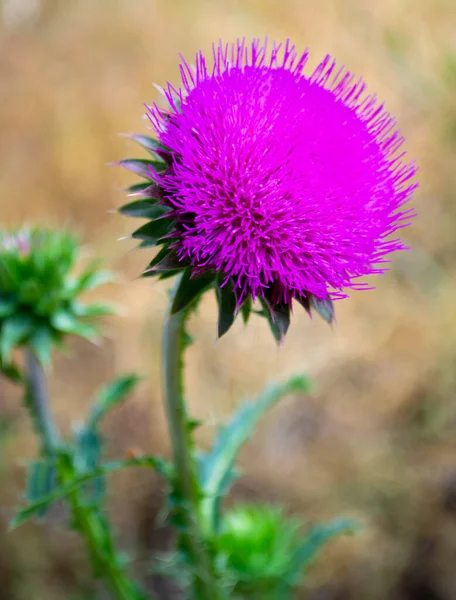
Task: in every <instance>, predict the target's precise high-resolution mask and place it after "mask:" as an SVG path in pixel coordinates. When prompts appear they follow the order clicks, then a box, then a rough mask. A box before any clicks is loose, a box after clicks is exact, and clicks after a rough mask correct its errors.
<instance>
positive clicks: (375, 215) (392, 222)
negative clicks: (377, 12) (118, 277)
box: [120, 40, 417, 339]
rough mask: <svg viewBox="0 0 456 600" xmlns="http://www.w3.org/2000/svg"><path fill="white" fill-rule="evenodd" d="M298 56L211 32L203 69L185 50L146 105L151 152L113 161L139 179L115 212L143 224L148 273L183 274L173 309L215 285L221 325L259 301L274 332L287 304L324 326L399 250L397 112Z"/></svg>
mask: <svg viewBox="0 0 456 600" xmlns="http://www.w3.org/2000/svg"><path fill="white" fill-rule="evenodd" d="M307 60H308V52H307V51H305V52H304V53H303V54H302V55H299V54H298V52H297V50H296V48H295V46H293V45H291V43H290V42H289V41H287V42H286V43H285V44H284V45H281V44H278V45H277V44H273V46H272V49H271V50H270V51H268V48H267V41H266V42H265V43H264V44H263V45H261V44H260V42H259V41H258V40H255V41H253V42H252V43H251V44H250V45H248V44H246V42H245V41H244V40H243V41H238V42H237V43H235V44H232V45H231V46H229V45H227V44H226V45H225V44H223V43H222V42H219V44H218V45H214V47H213V65H212V67H208V65H207V62H206V58H205V56H204V55H203V54H202V53H201V52H199V53H198V54H197V56H196V66H195V68H194V69H192V68H190V66H189V65H188V64H187V63H186V62H185V60H183V61H182V63H181V65H180V73H181V79H182V85H181V87H179V88H175V87H173V86H172V85H171V84H168V85H167V87H166V88H165V89H164V90H163V91H164V95H165V97H166V99H167V101H168V104H169V108H168V109H167V110H164V109H163V108H160V107H159V106H158V105H157V104H152V105H151V106H147V115H148V118H149V120H150V122H151V125H152V127H153V129H154V131H155V134H156V139H152V138H149V137H146V136H132V137H133V139H135V140H136V141H138V142H139V143H140V144H141V145H143V146H144V147H145V148H146V149H147V150H149V151H150V152H152V154H153V155H154V157H155V160H150V161H149V160H135V159H133V160H124V161H120V164H121V165H122V166H124V167H125V168H127V169H130V170H132V171H134V172H136V173H138V174H140V175H141V176H142V177H144V178H145V179H147V180H148V183H145V184H140V185H136V186H133V187H132V188H130V192H131V193H133V194H136V195H138V196H139V197H140V200H139V201H136V202H133V203H130V204H128V205H127V206H125V207H124V208H123V209H122V212H123V213H124V214H127V215H133V216H140V217H145V218H148V219H150V220H151V221H150V222H149V223H147V224H146V225H144V226H143V227H141V228H140V229H139V230H137V231H136V232H135V233H134V234H133V237H136V238H139V239H142V240H143V242H142V244H141V245H142V246H151V245H161V246H162V249H161V251H160V252H159V253H158V254H157V256H156V257H155V258H154V259H153V260H152V262H151V263H150V265H149V267H148V269H147V270H146V274H149V275H158V276H168V275H171V274H174V273H177V272H178V271H180V270H184V274H183V277H182V282H181V288H182V289H180V294H179V292H178V294H177V299H176V301H175V306H174V311H178V310H180V309H182V308H185V307H186V306H187V305H188V304H189V303H191V302H193V301H194V300H195V299H196V298H197V297H199V295H200V293H201V291H202V290H204V289H206V288H208V287H211V286H214V287H215V288H216V290H217V296H218V299H219V306H220V318H219V334H220V335H221V334H223V333H225V331H227V330H228V329H229V327H230V326H231V324H232V322H233V321H234V318H235V316H236V314H237V313H238V311H239V309H241V308H242V313H243V315H244V316H245V317H247V316H248V314H249V312H250V310H251V301H252V300H256V299H258V300H259V301H260V303H261V305H262V312H263V314H264V315H265V316H267V317H268V318H269V320H270V324H271V326H272V328H273V331H274V333H275V334H276V337H277V338H278V339H281V338H282V337H283V335H284V334H285V333H286V330H287V328H288V325H289V320H290V309H291V306H292V301H293V300H297V301H298V302H299V303H301V304H302V305H303V306H304V308H305V309H306V310H307V311H308V312H310V311H311V309H312V308H315V309H316V310H317V311H318V312H320V314H322V315H323V316H324V318H325V319H326V320H327V321H329V322H331V321H332V319H333V306H332V300H334V299H338V298H344V297H346V295H347V290H350V289H368V285H367V283H366V282H364V281H360V278H362V277H364V276H367V275H371V274H378V273H383V272H384V271H385V270H386V269H387V267H386V265H387V263H388V262H389V260H388V259H387V256H388V255H389V254H390V253H391V252H394V251H396V250H402V249H404V245H403V243H402V241H401V240H400V239H399V238H398V237H397V236H393V237H391V236H392V235H393V234H395V233H396V232H397V231H398V230H399V229H401V228H402V227H405V226H406V225H408V224H409V222H410V219H411V217H412V216H413V211H412V209H407V208H404V205H405V204H406V203H407V202H408V200H409V199H410V197H411V196H412V193H413V191H414V190H415V188H416V187H417V184H416V183H413V182H411V179H412V178H413V176H414V175H415V172H416V166H415V164H414V163H413V162H407V159H406V153H405V152H404V151H403V150H402V145H403V141H404V138H403V137H402V136H401V134H400V132H399V130H398V129H397V127H396V120H395V119H394V118H393V117H392V116H391V115H390V114H389V113H388V112H386V110H385V109H384V106H383V104H381V103H379V102H378V100H377V97H376V96H375V95H373V94H367V93H366V86H365V84H364V82H363V81H362V79H355V77H354V75H352V74H351V73H350V72H348V71H346V70H345V69H344V67H340V68H339V67H336V63H335V61H334V60H332V59H331V57H330V56H326V57H325V58H324V60H323V61H322V62H321V63H320V64H319V65H318V66H317V68H316V69H315V70H314V71H313V72H312V73H311V74H310V75H307V74H305V72H304V69H305V66H306V63H307Z"/></svg>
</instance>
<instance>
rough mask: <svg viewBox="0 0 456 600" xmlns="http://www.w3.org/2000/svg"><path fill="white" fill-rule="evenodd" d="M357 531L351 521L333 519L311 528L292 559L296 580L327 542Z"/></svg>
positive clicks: (357, 528) (355, 525)
mask: <svg viewBox="0 0 456 600" xmlns="http://www.w3.org/2000/svg"><path fill="white" fill-rule="evenodd" d="M358 530H359V526H358V525H357V524H356V523H355V522H354V521H353V520H351V519H335V520H334V521H330V522H329V523H323V524H320V525H316V526H315V527H313V528H312V529H311V530H310V531H308V533H307V534H306V535H305V537H304V538H303V540H302V542H301V544H300V545H299V547H298V549H297V550H296V554H295V556H294V559H293V562H294V569H293V571H294V572H295V573H296V579H299V578H300V577H301V576H302V573H303V571H304V570H305V569H306V568H307V567H308V566H309V565H310V564H311V563H312V562H313V561H314V560H315V559H316V558H317V556H318V554H319V553H320V551H321V550H323V548H324V547H325V546H326V545H327V544H328V543H329V542H331V541H332V540H334V539H336V538H338V537H340V536H341V535H350V534H354V533H356V532H357V531H358Z"/></svg>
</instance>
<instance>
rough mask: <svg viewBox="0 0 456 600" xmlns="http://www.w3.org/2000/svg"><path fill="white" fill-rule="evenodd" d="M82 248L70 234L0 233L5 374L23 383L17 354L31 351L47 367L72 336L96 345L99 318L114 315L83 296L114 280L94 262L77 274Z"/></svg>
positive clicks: (0, 351) (0, 342) (0, 345)
mask: <svg viewBox="0 0 456 600" xmlns="http://www.w3.org/2000/svg"><path fill="white" fill-rule="evenodd" d="M78 262H79V246H78V242H77V239H76V237H75V236H73V235H72V234H70V233H68V232H65V231H54V230H51V229H42V228H38V227H30V228H29V227H24V228H22V229H19V230H16V231H12V232H8V231H2V230H0V370H1V371H2V372H3V373H4V374H6V375H7V376H9V377H10V378H14V377H19V376H20V375H19V372H18V370H17V368H16V367H15V365H14V364H13V361H12V353H13V350H14V349H15V348H16V347H18V346H28V347H29V348H30V349H31V350H32V351H33V352H34V353H35V355H36V356H37V357H38V359H39V360H40V362H41V363H42V364H43V365H46V364H47V363H48V362H49V360H50V356H51V351H52V347H53V346H54V345H59V344H61V343H62V341H63V338H64V337H65V336H66V335H68V334H71V335H77V336H80V337H84V338H87V339H89V340H95V339H96V335H97V329H96V326H95V321H96V319H97V318H98V317H100V316H103V315H106V314H109V313H111V312H112V309H111V308H109V307H108V306H106V305H104V304H98V303H97V304H94V303H91V304H86V303H83V302H80V301H79V296H80V295H81V294H82V293H83V292H85V291H88V290H91V289H94V288H96V287H98V286H99V285H101V284H103V283H106V282H108V281H111V280H112V275H111V273H110V272H108V271H105V270H102V271H100V270H99V269H98V261H92V262H90V263H89V264H88V265H86V266H85V268H83V269H82V270H80V272H79V273H78V274H77V273H75V272H74V269H75V268H76V267H77V266H78V264H77V263H78Z"/></svg>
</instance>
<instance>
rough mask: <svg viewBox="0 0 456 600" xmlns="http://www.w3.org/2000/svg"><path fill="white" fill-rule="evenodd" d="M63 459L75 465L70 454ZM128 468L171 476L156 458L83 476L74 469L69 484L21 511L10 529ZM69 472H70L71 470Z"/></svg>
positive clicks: (112, 465)
mask: <svg viewBox="0 0 456 600" xmlns="http://www.w3.org/2000/svg"><path fill="white" fill-rule="evenodd" d="M62 458H63V459H64V460H65V461H66V463H67V464H70V465H71V464H73V463H72V456H71V454H69V453H68V452H66V453H63V454H62V453H61V455H60V460H62ZM128 467H147V468H152V469H155V470H156V471H157V472H159V473H161V474H166V476H167V477H170V476H171V471H170V466H169V465H168V463H166V461H163V460H161V459H158V458H156V457H154V456H141V457H137V458H125V459H121V460H116V461H112V462H108V463H105V464H104V465H102V466H100V467H98V468H96V469H93V470H92V471H87V472H85V473H83V474H77V473H76V469H74V473H73V475H71V477H69V481H68V482H67V483H65V484H63V485H59V486H55V487H54V490H53V491H52V492H51V493H48V494H47V495H45V496H41V497H40V498H37V499H36V500H35V501H34V502H31V503H30V504H28V505H27V506H26V507H25V508H23V509H22V510H20V511H19V512H18V513H17V515H16V516H15V517H14V519H13V520H12V521H11V523H10V528H11V529H14V528H16V527H19V526H20V525H22V524H23V523H25V522H26V521H28V520H29V519H31V518H32V517H36V516H39V515H40V513H41V511H43V509H47V508H49V507H50V506H51V505H52V504H53V503H54V502H57V501H58V500H64V499H65V498H68V497H69V496H71V495H72V494H74V493H75V492H78V491H79V490H80V489H82V488H84V486H85V485H86V484H87V483H90V482H93V481H94V480H96V479H98V478H100V477H105V476H106V475H109V474H110V473H114V472H116V471H120V470H123V469H126V468H128ZM67 468H68V467H67ZM68 470H69V471H70V469H68Z"/></svg>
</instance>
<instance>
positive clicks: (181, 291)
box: [171, 267, 214, 315]
mask: <svg viewBox="0 0 456 600" xmlns="http://www.w3.org/2000/svg"><path fill="white" fill-rule="evenodd" d="M213 282H214V274H213V273H211V272H208V273H203V274H202V275H200V276H199V277H195V278H192V269H191V267H188V268H187V269H185V271H184V272H183V274H182V278H181V280H180V283H179V286H178V288H177V291H176V294H175V296H174V300H173V303H172V306H171V315H175V314H177V313H178V312H180V311H182V310H185V309H187V308H189V307H190V306H192V305H193V304H194V303H196V302H197V301H198V299H199V298H200V297H201V294H202V293H203V292H204V291H205V290H206V289H207V288H208V287H209V286H210V285H212V283H213Z"/></svg>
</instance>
